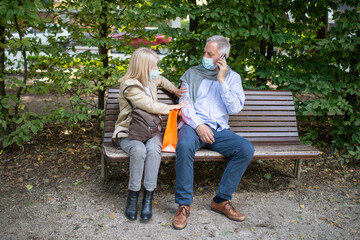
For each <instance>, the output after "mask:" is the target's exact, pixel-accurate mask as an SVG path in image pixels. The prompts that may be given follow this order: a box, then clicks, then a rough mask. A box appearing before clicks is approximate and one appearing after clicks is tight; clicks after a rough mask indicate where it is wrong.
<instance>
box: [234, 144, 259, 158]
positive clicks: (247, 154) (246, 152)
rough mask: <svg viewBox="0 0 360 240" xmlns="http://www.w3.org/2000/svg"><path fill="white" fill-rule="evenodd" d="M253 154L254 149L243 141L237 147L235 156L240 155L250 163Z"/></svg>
mask: <svg viewBox="0 0 360 240" xmlns="http://www.w3.org/2000/svg"><path fill="white" fill-rule="evenodd" d="M254 153H255V148H254V145H253V144H252V143H251V142H250V141H248V140H245V141H243V142H242V143H241V144H239V145H238V149H237V154H239V155H241V156H242V158H243V159H246V160H248V161H249V162H250V161H251V159H252V158H253V156H254Z"/></svg>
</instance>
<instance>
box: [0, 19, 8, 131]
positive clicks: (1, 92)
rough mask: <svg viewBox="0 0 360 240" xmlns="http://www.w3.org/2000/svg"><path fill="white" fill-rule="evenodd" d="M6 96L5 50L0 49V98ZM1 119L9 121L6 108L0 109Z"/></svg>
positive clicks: (1, 129) (3, 28)
mask: <svg viewBox="0 0 360 240" xmlns="http://www.w3.org/2000/svg"><path fill="white" fill-rule="evenodd" d="M4 33H5V27H4V26H1V25H0V36H4ZM0 41H1V43H2V44H4V45H5V37H1V39H0ZM5 95H6V89H5V49H4V48H2V47H1V48H0V98H3V97H4V96H5ZM1 115H2V116H1V118H2V119H3V120H5V121H6V122H8V119H9V112H8V111H7V109H6V108H1ZM3 134H5V135H6V134H7V133H6V130H5V129H4V128H3V127H2V125H1V127H0V137H1V136H3Z"/></svg>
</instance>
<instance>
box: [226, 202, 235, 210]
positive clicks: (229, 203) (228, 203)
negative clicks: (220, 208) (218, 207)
mask: <svg viewBox="0 0 360 240" xmlns="http://www.w3.org/2000/svg"><path fill="white" fill-rule="evenodd" d="M226 205H229V206H230V207H231V209H232V210H233V211H236V210H235V208H234V207H233V205H231V202H230V201H229V202H227V203H225V205H224V207H226Z"/></svg>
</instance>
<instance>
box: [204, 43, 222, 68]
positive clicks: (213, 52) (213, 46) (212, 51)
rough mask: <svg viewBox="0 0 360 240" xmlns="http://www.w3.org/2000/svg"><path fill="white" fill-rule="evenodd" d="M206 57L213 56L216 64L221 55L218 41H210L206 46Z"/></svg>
mask: <svg viewBox="0 0 360 240" xmlns="http://www.w3.org/2000/svg"><path fill="white" fill-rule="evenodd" d="M204 57H206V58H212V59H213V63H214V64H215V63H216V61H217V59H218V58H219V57H220V55H219V52H218V44H217V43H216V42H208V43H207V44H206V46H205V48H204Z"/></svg>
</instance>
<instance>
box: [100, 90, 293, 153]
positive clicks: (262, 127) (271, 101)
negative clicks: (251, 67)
mask: <svg viewBox="0 0 360 240" xmlns="http://www.w3.org/2000/svg"><path fill="white" fill-rule="evenodd" d="M118 95H119V89H118V88H110V89H109V90H108V99H107V102H106V107H105V128H104V135H103V144H104V145H107V146H109V145H112V143H111V137H112V133H113V131H114V125H115V122H116V120H117V118H118V114H119V102H118ZM245 96H246V101H245V107H244V109H243V110H242V111H241V112H240V113H238V114H235V115H230V119H229V125H230V127H231V130H232V131H234V132H236V133H237V134H239V135H241V136H243V137H245V138H246V139H248V140H249V141H251V142H252V143H253V144H282V143H286V144H291V143H294V144H296V143H299V142H300V140H299V136H298V129H297V123H296V114H295V107H294V101H293V98H292V93H291V92H290V91H271V90H245ZM158 100H159V102H162V103H166V104H174V103H175V99H174V97H173V96H172V94H169V93H168V92H166V91H163V90H161V89H159V90H158ZM166 119H167V116H163V120H164V128H165V124H166Z"/></svg>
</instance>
